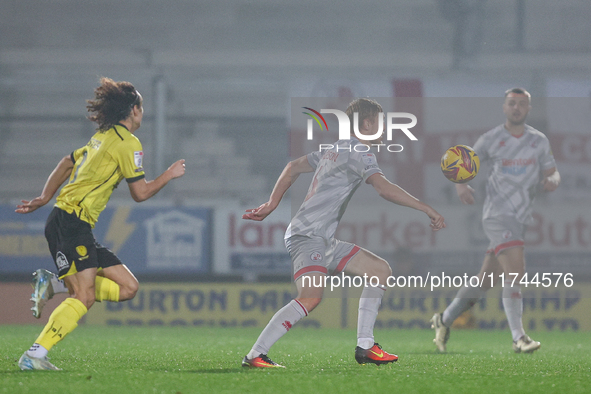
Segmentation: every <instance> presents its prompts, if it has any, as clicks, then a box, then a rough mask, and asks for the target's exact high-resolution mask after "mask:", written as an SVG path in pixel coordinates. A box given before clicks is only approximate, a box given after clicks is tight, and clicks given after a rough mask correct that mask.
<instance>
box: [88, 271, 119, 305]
mask: <svg viewBox="0 0 591 394" xmlns="http://www.w3.org/2000/svg"><path fill="white" fill-rule="evenodd" d="M94 297H95V299H96V300H97V301H105V300H107V301H113V302H119V285H118V284H117V283H115V282H113V281H112V280H111V279H108V278H105V277H104V276H97V277H96V279H95V280H94Z"/></svg>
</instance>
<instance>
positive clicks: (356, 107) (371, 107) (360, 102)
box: [345, 98, 382, 130]
mask: <svg viewBox="0 0 591 394" xmlns="http://www.w3.org/2000/svg"><path fill="white" fill-rule="evenodd" d="M355 112H357V113H358V114H359V119H358V120H359V123H361V122H363V121H364V120H365V119H367V118H373V117H374V116H376V115H377V114H378V113H380V112H382V106H381V105H380V103H378V102H377V101H375V100H372V99H370V98H358V99H356V100H353V101H352V102H351V103H350V104H349V106H348V107H347V110H346V111H345V113H346V114H347V116H348V117H349V124H350V125H351V130H353V120H354V119H353V114H354V113H355Z"/></svg>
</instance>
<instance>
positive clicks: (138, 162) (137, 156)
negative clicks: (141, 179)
mask: <svg viewBox="0 0 591 394" xmlns="http://www.w3.org/2000/svg"><path fill="white" fill-rule="evenodd" d="M133 162H134V163H135V166H136V167H137V168H140V169H141V168H142V164H143V162H144V152H143V151H139V152H133Z"/></svg>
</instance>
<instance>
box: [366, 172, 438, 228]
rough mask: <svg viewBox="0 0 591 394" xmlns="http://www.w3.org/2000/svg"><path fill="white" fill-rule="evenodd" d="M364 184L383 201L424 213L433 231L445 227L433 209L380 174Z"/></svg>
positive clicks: (371, 177) (368, 179) (372, 176)
mask: <svg viewBox="0 0 591 394" xmlns="http://www.w3.org/2000/svg"><path fill="white" fill-rule="evenodd" d="M366 182H367V183H369V184H370V185H372V186H373V187H374V189H376V191H377V192H378V194H379V195H380V197H382V198H384V199H385V200H387V201H390V202H393V203H394V204H397V205H402V206H405V207H409V208H414V209H417V210H419V211H421V212H424V213H425V214H426V215H427V216H429V219H431V228H432V229H433V231H437V230H440V229H442V228H444V227H445V221H444V219H443V216H441V215H440V214H439V213H438V212H437V211H436V210H435V209H433V208H432V207H431V206H430V205H429V204H425V203H424V202H422V201H419V199H417V198H416V197H414V196H412V195H411V194H410V193H408V192H407V191H406V190H404V189H403V188H401V187H400V186H398V185H395V184H393V183H392V182H390V181H389V180H388V179H386V177H385V176H384V174H382V173H381V172H379V173H376V174H373V175H371V176H370V177H369V178H367V181H366Z"/></svg>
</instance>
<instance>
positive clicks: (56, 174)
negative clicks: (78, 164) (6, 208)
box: [15, 156, 74, 213]
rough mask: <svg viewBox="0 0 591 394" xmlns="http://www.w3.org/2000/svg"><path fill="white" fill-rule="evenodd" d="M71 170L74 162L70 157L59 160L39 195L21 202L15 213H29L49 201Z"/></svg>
mask: <svg viewBox="0 0 591 394" xmlns="http://www.w3.org/2000/svg"><path fill="white" fill-rule="evenodd" d="M72 168H74V162H73V161H72V158H71V156H66V157H64V158H63V159H61V160H60V162H59V163H58V164H57V166H56V167H55V169H54V170H53V171H52V172H51V174H50V175H49V177H48V178H47V181H46V182H45V186H44V187H43V191H42V192H41V195H40V196H39V197H35V198H34V199H32V200H31V201H27V200H21V202H22V204H19V205H17V206H16V210H15V212H17V213H31V212H33V211H35V210H37V209H38V208H41V207H42V206H44V205H45V204H47V203H48V202H49V201H51V199H52V198H53V196H54V195H55V193H56V192H57V191H58V189H59V188H60V186H61V185H62V184H63V183H64V182H65V181H66V179H68V178H69V177H70V174H71V173H72Z"/></svg>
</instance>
